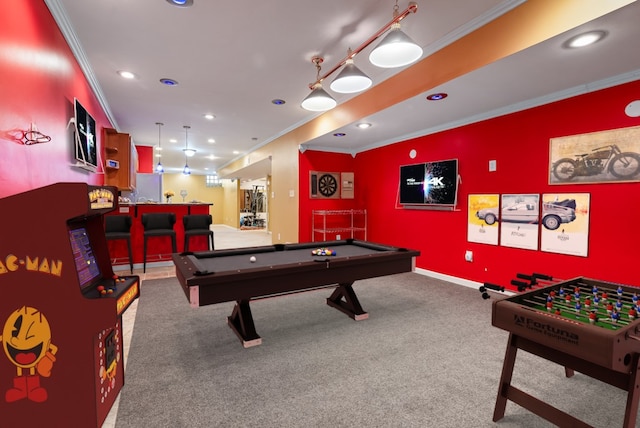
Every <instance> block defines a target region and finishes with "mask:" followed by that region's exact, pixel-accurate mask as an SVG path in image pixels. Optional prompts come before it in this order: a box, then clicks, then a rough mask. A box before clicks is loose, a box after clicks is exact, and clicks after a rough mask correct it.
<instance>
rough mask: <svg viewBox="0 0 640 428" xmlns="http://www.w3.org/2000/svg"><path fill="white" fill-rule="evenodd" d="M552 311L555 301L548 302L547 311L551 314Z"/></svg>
mask: <svg viewBox="0 0 640 428" xmlns="http://www.w3.org/2000/svg"><path fill="white" fill-rule="evenodd" d="M552 309H553V301H552V300H547V311H548V312H551V310H552Z"/></svg>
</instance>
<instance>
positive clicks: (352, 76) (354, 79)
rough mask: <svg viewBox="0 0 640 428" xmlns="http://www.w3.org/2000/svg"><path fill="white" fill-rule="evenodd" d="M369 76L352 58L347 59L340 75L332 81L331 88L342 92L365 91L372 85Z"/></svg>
mask: <svg viewBox="0 0 640 428" xmlns="http://www.w3.org/2000/svg"><path fill="white" fill-rule="evenodd" d="M371 84H372V82H371V79H370V78H369V76H367V75H366V74H364V73H363V72H362V71H361V70H360V69H359V68H358V67H356V65H355V64H354V63H353V61H352V60H349V61H347V63H346V64H345V66H344V68H343V69H342V71H340V73H339V74H338V76H337V77H336V78H335V79H333V82H331V86H330V87H331V90H332V91H335V92H339V93H341V94H352V93H354V92H360V91H364V90H365V89H367V88H369V87H370V86H371Z"/></svg>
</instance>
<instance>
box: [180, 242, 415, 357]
mask: <svg viewBox="0 0 640 428" xmlns="http://www.w3.org/2000/svg"><path fill="white" fill-rule="evenodd" d="M320 249H329V250H331V251H332V252H334V253H335V254H334V255H314V254H313V253H314V252H317V251H315V250H320ZM419 255H420V253H419V252H418V251H414V250H409V249H406V248H397V247H391V246H387V245H381V244H375V243H371V242H366V241H358V240H354V239H347V240H338V241H326V242H313V243H302V244H276V245H268V246H262V247H248V248H237V249H230V250H215V251H207V252H200V253H180V254H174V255H173V262H174V264H175V266H176V276H177V277H178V280H179V282H180V285H181V286H182V289H183V291H184V293H185V295H186V296H187V299H188V300H189V303H190V304H191V306H192V307H199V306H205V305H212V304H215V303H222V302H230V301H235V302H236V305H235V307H234V309H233V312H232V314H231V316H229V317H228V324H229V326H230V327H231V328H232V330H233V331H234V332H235V333H236V334H237V335H238V337H239V338H240V340H241V341H242V344H243V346H244V347H245V348H246V347H250V346H255V345H260V344H261V343H262V339H261V338H260V336H259V335H258V334H257V333H256V330H255V325H254V322H253V317H252V315H251V308H250V306H249V302H250V301H251V300H255V299H259V298H264V297H270V296H277V295H282V294H290V293H296V292H300V291H307V290H313V289H317V288H323V287H329V286H335V290H334V292H333V294H332V295H331V296H330V297H329V298H327V304H328V305H329V306H332V307H334V308H336V309H338V310H340V311H342V312H344V313H345V314H347V315H348V316H350V317H351V318H353V319H354V320H362V319H366V318H367V317H368V314H367V313H366V312H365V311H364V310H363V309H362V307H361V306H360V302H359V301H358V297H357V296H356V294H355V292H354V290H353V287H352V286H353V283H354V282H355V281H357V280H359V279H365V278H373V277H378V276H384V275H393V274H396V273H401V272H411V271H413V269H414V268H415V257H417V256H419Z"/></svg>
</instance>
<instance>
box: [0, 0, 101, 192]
mask: <svg viewBox="0 0 640 428" xmlns="http://www.w3.org/2000/svg"><path fill="white" fill-rule="evenodd" d="M0 82H2V83H0V100H1V101H0V153H1V156H0V197H3V196H8V195H12V194H15V193H19V192H22V191H25V190H29V189H32V188H36V187H41V186H44V185H47V184H51V183H54V182H59V181H78V182H86V183H90V184H102V183H103V182H104V177H103V175H102V172H99V173H97V174H96V173H90V172H88V171H84V170H80V169H78V168H75V167H72V166H71V165H72V164H74V163H75V161H74V158H73V156H74V144H73V135H74V134H73V130H72V129H73V127H67V124H68V123H69V119H71V118H72V117H73V99H74V97H76V98H78V100H79V101H80V103H81V104H82V105H83V106H84V107H85V108H86V109H87V111H88V112H89V113H90V114H91V115H92V116H93V117H94V118H95V120H96V125H97V131H98V132H96V134H97V140H98V147H99V149H100V151H102V150H103V145H102V141H101V133H102V128H103V127H111V124H110V123H109V121H108V120H107V117H106V115H105V114H104V112H103V110H102V108H101V107H100V104H99V103H98V101H97V99H96V98H95V96H94V95H93V92H92V90H91V88H90V86H89V85H88V84H87V81H86V79H85V78H84V75H83V73H82V71H81V69H80V67H79V66H78V64H77V62H76V60H75V58H74V56H73V54H72V52H71V50H70V49H69V47H68V45H67V43H66V41H65V39H64V37H63V36H62V34H61V33H60V31H59V30H58V26H57V24H56V23H55V21H54V19H53V17H52V16H51V14H50V12H49V9H48V8H47V7H46V5H45V4H44V2H43V1H36V0H30V1H20V2H12V4H11V7H5V8H3V11H2V13H0ZM32 123H33V124H35V126H36V127H37V129H38V130H39V131H40V132H42V133H43V134H46V135H48V136H50V137H51V141H50V142H48V143H44V144H35V145H30V146H27V145H24V144H22V142H21V138H22V131H23V130H28V129H29V128H30V127H31V124H32ZM101 155H103V153H101Z"/></svg>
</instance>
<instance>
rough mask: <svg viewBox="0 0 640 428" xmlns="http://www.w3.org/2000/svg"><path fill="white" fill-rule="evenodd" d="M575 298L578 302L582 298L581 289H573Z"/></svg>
mask: <svg viewBox="0 0 640 428" xmlns="http://www.w3.org/2000/svg"><path fill="white" fill-rule="evenodd" d="M573 296H574V297H575V298H576V300H578V299H579V298H580V287H576V288H574V289H573Z"/></svg>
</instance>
